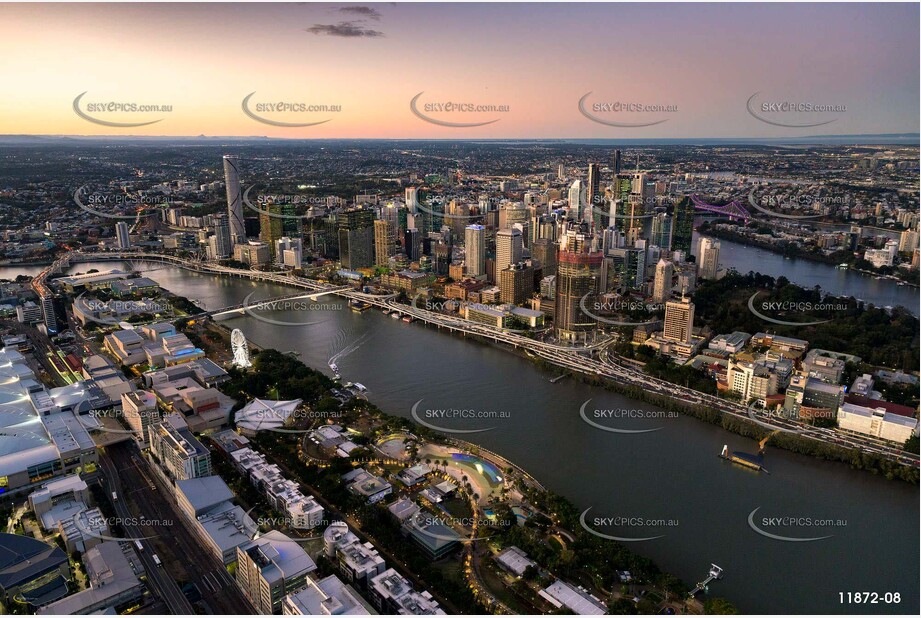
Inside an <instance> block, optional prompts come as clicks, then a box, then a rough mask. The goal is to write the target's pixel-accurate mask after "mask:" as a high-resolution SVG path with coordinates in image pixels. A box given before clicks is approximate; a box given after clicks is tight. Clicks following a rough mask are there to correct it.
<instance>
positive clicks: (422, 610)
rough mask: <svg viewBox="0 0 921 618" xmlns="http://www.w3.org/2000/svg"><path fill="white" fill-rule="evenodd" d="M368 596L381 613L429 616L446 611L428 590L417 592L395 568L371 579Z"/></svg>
mask: <svg viewBox="0 0 921 618" xmlns="http://www.w3.org/2000/svg"><path fill="white" fill-rule="evenodd" d="M368 596H369V600H370V601H371V604H372V605H374V607H375V608H376V609H377V611H379V612H380V613H381V614H393V615H411V616H427V615H436V614H438V615H444V613H445V612H444V610H443V609H441V606H439V605H438V603H437V602H436V601H435V599H433V598H432V595H431V594H430V593H429V592H428V591H422V592H416V591H415V590H413V587H412V584H410V583H409V581H408V580H407V579H406V578H405V577H403V576H402V575H400V574H399V573H397V572H396V571H395V570H394V569H387V570H386V571H384V572H383V573H380V574H379V575H376V576H375V577H373V578H372V579H371V583H370V585H369V586H368Z"/></svg>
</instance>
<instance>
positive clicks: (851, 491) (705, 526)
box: [0, 242, 919, 614]
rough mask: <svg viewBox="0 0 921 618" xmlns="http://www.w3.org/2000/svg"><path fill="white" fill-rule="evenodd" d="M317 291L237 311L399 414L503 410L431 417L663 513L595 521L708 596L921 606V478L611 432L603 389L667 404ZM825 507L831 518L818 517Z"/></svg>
mask: <svg viewBox="0 0 921 618" xmlns="http://www.w3.org/2000/svg"><path fill="white" fill-rule="evenodd" d="M727 245H729V243H725V242H724V244H723V246H724V247H727ZM724 251H727V249H724ZM724 261H725V260H724ZM780 261H781V262H784V260H783V259H782V258H780ZM766 263H768V261H767V260H766V261H765V262H762V263H761V264H766ZM785 263H786V264H787V265H790V262H789V261H786V262H785ZM807 265H808V266H812V264H811V263H808V264H807ZM91 267H96V268H113V267H116V264H114V263H107V264H81V265H79V266H78V267H77V269H76V270H81V271H85V270H86V269H88V268H91ZM787 271H788V272H790V273H791V274H794V273H793V271H792V270H791V269H790V268H788V269H787ZM148 275H149V276H150V277H151V278H153V279H155V280H157V281H158V282H159V283H161V285H163V286H164V287H166V288H167V289H169V290H170V291H172V292H175V293H176V294H180V295H182V296H186V297H188V298H190V299H192V300H194V301H196V302H198V303H199V304H201V305H203V306H205V307H208V308H212V309H214V308H217V307H221V306H228V305H232V304H236V303H240V302H242V301H243V299H244V298H246V297H247V296H248V295H249V294H251V293H253V292H256V294H255V295H254V297H253V299H254V300H255V299H259V298H268V297H273V296H278V295H281V294H284V293H286V292H288V291H289V290H286V289H285V288H282V287H279V286H275V285H266V284H261V283H254V282H250V281H248V280H243V279H229V278H219V277H216V276H212V275H204V274H199V273H192V272H188V271H184V270H180V269H176V268H173V267H164V266H162V265H151V271H150V272H149V273H148ZM0 276H4V275H3V274H2V271H0ZM5 276H9V275H5ZM791 278H792V277H791ZM318 303H320V304H322V306H323V307H324V309H323V310H317V311H314V310H304V311H299V312H293V311H292V312H275V313H272V314H271V317H272V318H273V319H276V320H281V321H287V322H313V324H310V325H305V326H291V327H284V326H277V325H272V324H268V323H266V322H262V321H259V320H257V319H255V318H253V317H239V318H232V319H229V320H226V321H225V322H224V324H226V325H227V326H228V327H235V328H240V329H242V330H243V332H244V333H245V334H246V336H247V337H248V338H249V339H250V340H252V341H254V342H255V343H257V344H259V345H261V346H263V347H272V348H277V349H279V350H282V351H289V350H296V351H297V352H299V353H300V355H301V356H300V358H301V359H302V360H303V361H304V362H305V363H306V364H308V365H309V366H311V367H314V368H316V369H320V370H322V371H325V372H327V373H329V368H328V362H329V361H330V359H331V358H334V357H335V361H336V362H337V364H338V366H339V369H340V371H341V373H342V377H343V380H350V381H358V382H361V383H363V384H364V385H365V386H366V387H367V388H368V396H369V398H370V399H371V400H372V401H373V402H374V403H376V404H377V405H378V406H379V407H380V408H381V409H383V410H385V411H386V412H389V413H391V414H396V415H400V416H404V417H409V416H410V411H411V409H412V407H413V405H414V404H415V403H416V402H418V401H419V400H422V401H423V403H422V404H420V407H419V409H420V410H424V409H427V408H459V409H470V410H477V411H498V412H502V413H505V414H504V415H502V417H501V418H492V419H489V420H484V419H475V420H468V421H464V422H461V421H457V420H454V421H450V420H444V421H431V422H436V423H439V424H441V425H442V426H444V427H448V428H464V429H470V428H490V427H491V428H492V429H490V430H489V431H484V432H482V433H476V434H462V435H460V437H463V438H465V439H468V440H471V441H474V442H476V443H479V444H482V445H483V446H484V447H486V448H489V449H492V450H494V451H496V452H498V453H500V454H501V455H503V456H505V457H507V458H508V459H510V460H512V461H515V462H516V463H518V464H519V465H521V466H522V467H524V468H525V469H526V470H528V471H529V472H530V473H532V474H533V475H534V476H535V477H536V478H538V479H539V480H540V481H541V482H542V483H544V484H545V485H546V486H547V487H548V488H550V489H552V490H554V491H556V492H557V493H560V494H562V495H565V496H566V497H568V498H569V499H571V500H572V501H573V502H575V504H576V505H577V506H578V507H579V508H580V509H581V510H584V509H587V508H591V509H592V510H591V512H590V514H589V515H588V518H587V519H588V521H589V523H594V518H596V517H601V518H608V517H623V518H642V519H645V520H654V521H653V522H645V523H653V524H655V525H620V526H613V525H609V526H605V525H598V526H596V527H595V528H596V529H597V530H598V531H599V532H602V533H605V534H613V535H617V536H622V537H631V538H644V537H651V536H661V538H657V539H655V540H648V541H640V542H631V543H630V546H631V549H633V550H635V551H636V552H638V553H640V554H642V555H645V556H648V557H649V558H651V559H653V560H655V561H656V562H657V563H658V564H659V565H660V566H661V567H662V568H664V569H666V570H668V571H670V572H673V573H675V574H676V575H678V576H679V577H680V578H682V579H683V580H684V581H686V582H687V583H688V584H693V583H694V582H696V581H699V580H700V579H702V578H703V577H704V576H705V574H706V572H707V570H708V569H709V566H710V563H711V562H713V563H716V564H718V565H719V566H721V567H723V569H724V571H725V576H724V578H723V579H722V580H720V581H718V582H716V583H714V584H711V592H710V593H711V594H713V595H717V596H726V597H728V598H729V599H731V600H732V601H734V602H735V603H736V604H737V605H738V606H739V607H740V609H741V610H742V611H743V612H746V613H806V614H809V613H817V614H823V613H849V612H850V613H853V612H866V613H916V611H917V610H918V607H919V589H918V580H919V566H918V544H919V529H918V518H919V503H918V488H917V487H913V486H910V485H908V484H906V483H903V482H896V481H886V480H885V479H882V478H879V477H875V476H873V475H871V474H869V473H866V472H861V471H854V470H851V469H849V468H848V467H847V466H845V465H842V464H836V463H828V462H822V461H818V460H814V459H811V458H808V457H804V456H799V455H794V454H791V453H787V452H784V451H779V450H777V449H773V448H771V447H770V446H768V448H767V451H766V459H765V467H766V468H768V469H769V470H770V474H763V473H756V472H751V471H748V470H746V469H744V468H741V467H738V466H735V465H732V464H729V463H727V462H724V461H722V460H720V459H718V458H717V456H716V455H717V454H718V453H719V451H720V449H721V448H722V446H723V445H724V444H728V445H729V448H730V449H731V450H732V449H740V450H744V451H749V452H752V451H755V450H756V449H757V445H756V444H755V443H754V442H753V441H751V440H747V439H743V438H741V437H738V436H735V435H733V434H730V433H728V432H726V431H724V430H722V429H720V428H718V427H715V426H712V425H708V424H706V423H703V422H701V421H698V420H696V419H692V418H687V417H679V418H662V419H650V418H645V419H628V420H627V419H620V420H608V419H600V420H596V421H595V422H598V423H599V424H604V425H606V426H610V427H618V428H630V429H640V428H644V429H646V428H656V427H659V428H661V429H659V430H657V431H654V432H650V433H643V434H616V433H611V432H607V431H603V430H600V429H597V428H595V427H592V426H590V425H589V424H587V423H585V422H584V421H583V420H582V419H581V418H580V413H579V410H580V407H581V406H582V405H583V404H584V403H585V402H586V401H587V400H589V399H591V403H590V404H589V405H588V406H587V408H586V410H587V413H588V414H590V415H591V414H592V412H593V411H594V410H595V409H596V408H599V409H619V410H634V409H636V410H644V411H645V412H647V413H648V412H654V411H655V410H653V408H651V407H650V406H649V405H648V404H642V403H639V402H636V401H632V400H629V399H627V398H624V397H621V396H619V395H616V394H612V393H609V392H607V391H605V390H603V389H600V388H596V387H590V386H587V385H584V384H581V383H578V382H575V381H573V380H571V379H565V380H562V381H561V382H558V383H556V384H551V383H550V382H549V379H550V378H552V377H554V376H555V375H556V373H558V372H554V371H552V370H551V371H542V370H539V369H537V368H536V367H535V366H534V365H533V364H531V363H530V362H529V361H528V360H527V359H524V358H521V357H519V356H516V355H513V354H510V353H508V352H507V351H504V350H501V349H498V348H496V347H492V346H489V345H485V344H480V343H476V342H473V341H469V340H466V339H464V338H462V337H460V336H457V335H449V334H447V333H444V332H440V331H438V330H437V329H435V328H434V327H428V326H424V325H422V324H420V323H416V324H406V323H403V322H401V321H399V320H393V319H391V318H389V317H387V316H385V315H383V314H382V313H380V312H379V311H377V310H369V311H366V312H364V313H361V314H358V313H355V312H352V311H350V310H348V309H347V307H346V306H345V303H344V302H343V301H342V300H340V299H336V298H333V297H323V298H321V299H320V300H319V301H318ZM430 420H431V419H430ZM755 509H759V510H758V511H757V512H756V513H755V515H754V516H752V517H753V522H754V524H755V525H756V527H759V528H760V529H761V530H763V531H765V532H767V533H769V534H775V535H779V536H787V537H792V538H813V537H824V536H829V535H830V538H824V539H822V540H817V541H811V542H792V541H780V540H775V539H773V538H768V537H766V536H763V535H761V534H759V533H758V532H756V531H755V530H753V529H752V527H751V526H750V525H749V522H748V520H749V517H750V515H751V513H752V512H753V511H754V510H755ZM781 517H784V518H796V519H797V521H796V522H794V524H795V525H783V526H781V525H778V524H777V522H776V521H774V520H773V519H772V518H781ZM799 518H811V521H805V520H802V519H799ZM658 520H664V523H665V524H666V525H659V523H660V522H659V521H658ZM816 520H832V521H831V522H823V525H821V526H818V525H815V524H816ZM786 523H788V524H789V522H786ZM849 591H850V592H854V591H875V592H879V593H881V594H882V593H885V592H898V593H899V594H900V599H901V602H900V603H898V604H888V605H887V604H877V605H866V606H863V605H861V606H854V605H847V604H842V603H841V602H840V600H839V593H840V592H844V593H847V592H849Z"/></svg>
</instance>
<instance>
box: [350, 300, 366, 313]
mask: <svg viewBox="0 0 921 618" xmlns="http://www.w3.org/2000/svg"><path fill="white" fill-rule="evenodd" d="M349 307H350V308H351V309H352V311H354V312H356V313H361V312H362V311H367V310H368V309H370V308H371V305H369V304H368V303H364V302H362V301H360V300H350V301H349Z"/></svg>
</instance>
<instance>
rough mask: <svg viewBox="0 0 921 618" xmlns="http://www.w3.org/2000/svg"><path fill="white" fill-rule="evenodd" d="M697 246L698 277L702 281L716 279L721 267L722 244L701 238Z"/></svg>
mask: <svg viewBox="0 0 921 618" xmlns="http://www.w3.org/2000/svg"><path fill="white" fill-rule="evenodd" d="M697 246H698V251H697V276H698V277H700V278H701V279H716V275H717V272H719V267H720V243H719V242H717V241H715V240H712V239H710V238H701V239H700V243H698V245H697Z"/></svg>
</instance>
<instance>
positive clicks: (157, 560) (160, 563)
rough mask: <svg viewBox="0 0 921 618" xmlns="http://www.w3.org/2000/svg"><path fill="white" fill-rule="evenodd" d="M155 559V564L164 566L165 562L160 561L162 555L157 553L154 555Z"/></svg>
mask: <svg viewBox="0 0 921 618" xmlns="http://www.w3.org/2000/svg"><path fill="white" fill-rule="evenodd" d="M153 561H154V564H156V565H157V566H163V563H162V562H160V556H158V555H157V554H154V555H153Z"/></svg>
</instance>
